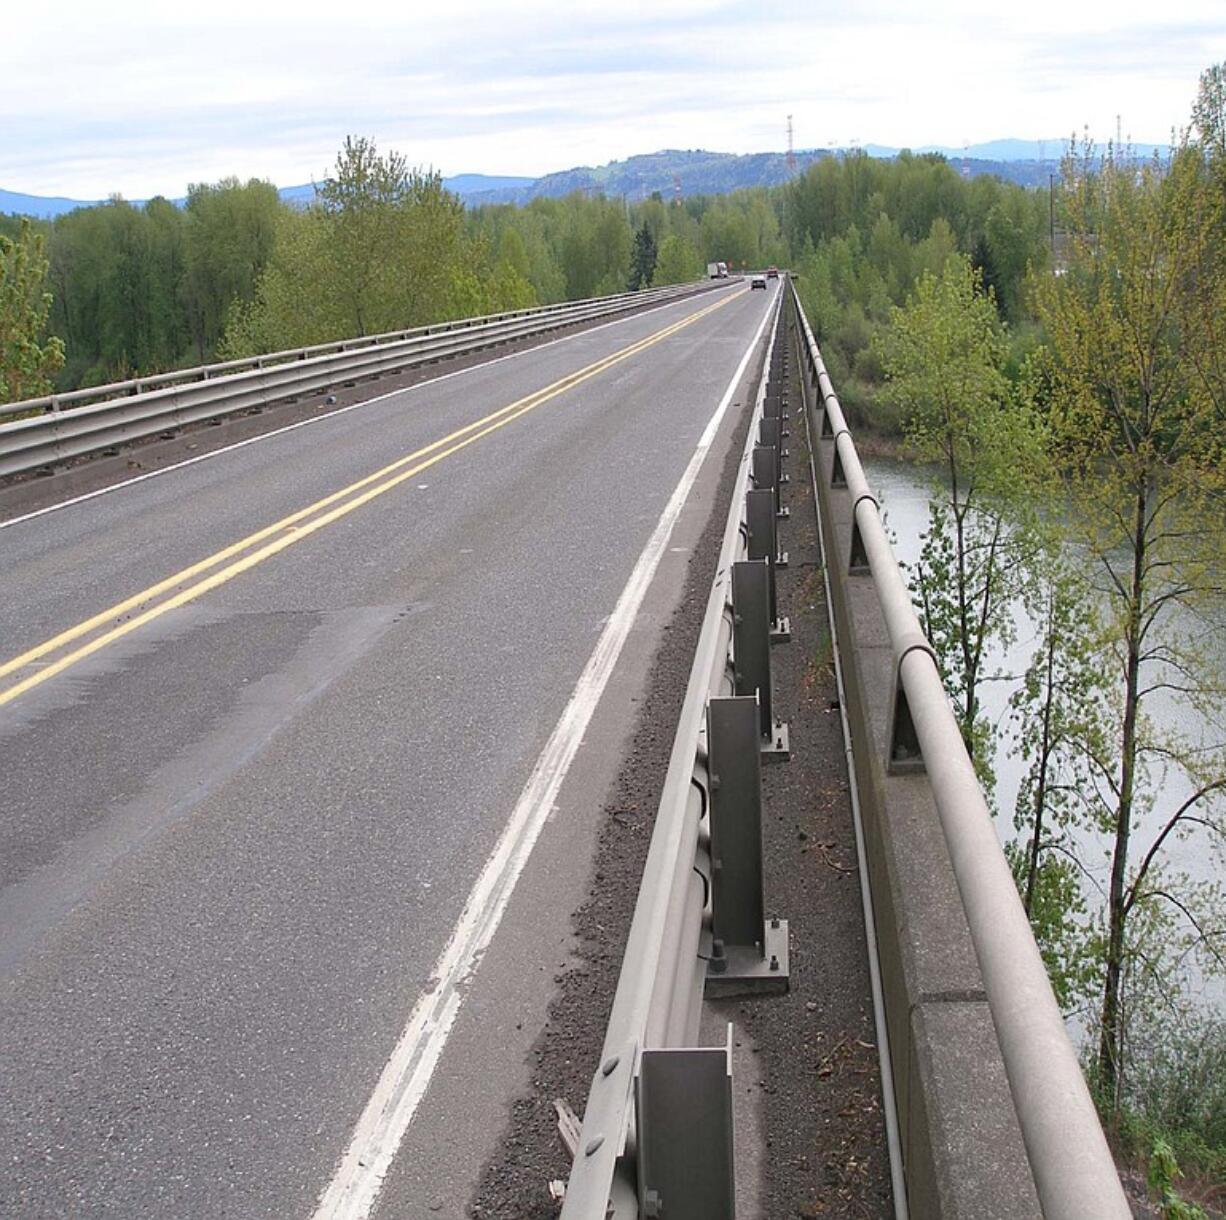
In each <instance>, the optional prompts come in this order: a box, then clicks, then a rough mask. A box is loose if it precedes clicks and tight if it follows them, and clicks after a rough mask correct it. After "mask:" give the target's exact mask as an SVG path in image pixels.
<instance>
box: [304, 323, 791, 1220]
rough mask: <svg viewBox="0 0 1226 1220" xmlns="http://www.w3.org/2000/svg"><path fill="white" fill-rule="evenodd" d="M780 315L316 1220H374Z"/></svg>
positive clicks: (480, 888) (463, 920)
mask: <svg viewBox="0 0 1226 1220" xmlns="http://www.w3.org/2000/svg"><path fill="white" fill-rule="evenodd" d="M773 313H774V311H773V310H772V309H768V310H767V311H766V313H765V314H764V316H763V318H762V322H761V324H760V325H759V327H758V330H757V333H756V334H755V335H754V337H753V340H752V342H751V343H750V344H749V347H748V348H746V350H745V354H744V355H743V356H742V357H741V362H740V364H739V365H737V370H736V372H735V373H734V374H733V375H732V380H731V381H730V382H729V383H728V388H727V389H726V390H725V391H724V396H723V398H721V399H720V402H719V406H718V407H716V409H715V413H714V414H713V415H712V416H711V418H710V420H709V421H708V423H707V426H706V428H705V429H704V430H703V433H702V436H701V437H700V438H699V441H698V446H697V448H696V449H695V450H694V453H693V456H692V457H691V458H690V461H689V465H688V466H686V468H685V473H684V474H683V475H682V476H681V481H680V482H679V483H678V484H677V488H676V490H675V491H674V492H673V494H672V497H671V498H670V500H669V501H668V504H667V505H666V506H665V508H664V512H663V513H662V514H661V516H660V520H659V521H658V522H657V524H656V528H655V530H654V532H653V533H652V535H651V537H650V539H648V542H647V545H646V547H644V549H643V553H642V554H641V555H640V556H639V559H638V562H637V563H636V564H635V566H634V571H633V572H632V573H631V574H630V580H629V581H628V582H627V584H626V587H625V589H623V590H622V594H621V597H620V598H619V599H618V602H617V606H616V607H615V608H614V610H613V614H612V615H611V616H610V618H609V621H608V623H607V624H606V625H605V629H604V631H603V632H602V633H601V636H600V639H599V640H598V641H597V644H596V649H595V651H594V652H593V653H592V655H591V657H590V658H589V659H588V662H587V665H586V666H585V667H584V670H583V673H582V674H581V675H580V678H579V682H578V684H577V685H576V686H575V689H574V693H573V694H572V695H571V697H570V702H569V703H567V705H566V709H565V710H564V711H563V713H562V717H561V719H560V720H559V721H558V723H557V725H556V726H555V728H554V730H553V733H552V734H551V735H550V738H549V740H548V742H546V744H545V748H544V750H543V751H542V752H541V755H540V757H539V758H538V759H537V761H536V766H535V767H534V768H533V771H532V775H531V776H530V777H529V779H528V783H527V785H526V787H525V788H524V790H523V792H522V793H521V794H520V797H519V800H518V801H517V802H516V805H515V809H514V811H513V812H512V814H511V817H510V820H509V821H508V822H507V824H506V827H505V829H504V830H503V832H502V835H501V837H500V838H499V840H498V844H497V846H496V847H495V848H494V852H493V854H492V855H491V856H490V858H489V859H488V860H487V861H486V863H485V867H484V868H483V869H482V870H481V875H480V877H478V878H477V883H476V885H474V886H473V888H472V892H471V893H470V894H469V896H468V901H467V902H466V903H465V904H464V910H463V912H462V913H461V915H460V919H459V922H458V923H457V924H456V926H455V928H454V929H453V931H452V933H451V938H450V939H449V940H448V942H447V946H446V948H445V949H444V950H443V953H442V956H441V957H440V958H439V959H438V962H437V963H436V964H435V967H434V970H433V972H432V977H433V978H435V979H437V980H438V984H437V986H436V987H435V988H434V990H433V991H431V992H429V993H427V994H424V995H422V996H421V997H419V999H418V1001H417V1003H416V1005H414V1008H413V1011H412V1013H411V1014H410V1016H409V1022H408V1024H407V1025H406V1026H405V1028H404V1032H403V1033H402V1034H401V1035H400V1040H399V1042H397V1044H396V1049H395V1050H394V1051H393V1052H392V1057H391V1058H390V1059H389V1060H388V1062H387V1066H386V1067H385V1068H384V1069H383V1074H382V1075H381V1076H380V1077H379V1082H378V1084H377V1085H376V1086H375V1091H374V1093H373V1094H372V1095H371V1098H370V1100H369V1101H368V1102H367V1103H366V1108H365V1110H363V1111H362V1116H361V1118H359V1119H358V1123H357V1126H356V1127H355V1128H354V1132H353V1135H352V1137H351V1139H350V1142H349V1147H348V1148H347V1149H346V1151H345V1155H344V1157H343V1158H342V1160H341V1164H340V1168H339V1169H338V1170H337V1171H336V1174H335V1176H334V1177H333V1179H332V1181H331V1182H330V1183H329V1184H328V1186H327V1187H326V1188H325V1190H324V1192H323V1193H322V1194H321V1195H320V1198H319V1204H318V1206H317V1207H316V1210H315V1215H314V1220H366V1217H367V1216H369V1215H370V1211H371V1208H372V1207H374V1204H375V1200H376V1198H378V1195H379V1190H380V1188H381V1187H382V1185H383V1179H384V1178H385V1177H386V1176H387V1172H388V1170H389V1169H390V1168H391V1164H392V1159H393V1158H394V1157H395V1155H396V1150H397V1149H398V1148H399V1147H400V1142H401V1140H402V1139H403V1138H404V1133H405V1132H406V1131H407V1130H408V1127H409V1123H410V1122H412V1120H413V1115H414V1113H415V1112H416V1110H417V1106H418V1104H419V1103H420V1102H421V1099H422V1097H423V1096H425V1092H426V1088H427V1087H428V1086H429V1084H430V1077H431V1076H432V1075H433V1073H434V1068H435V1065H436V1064H437V1063H438V1060H439V1057H440V1055H441V1054H442V1052H443V1047H444V1046H445V1045H446V1042H447V1038H448V1036H449V1035H450V1033H451V1027H452V1025H453V1024H454V1022H455V1019H456V1015H457V1013H458V1012H459V1010H460V1005H461V1003H462V1002H463V998H464V988H465V986H466V985H467V984H468V982H469V981H470V980H471V978H472V976H473V974H474V972H475V971H476V969H477V966H478V965H479V963H480V961H481V957H482V955H483V954H484V952H485V950H486V948H487V947H488V946H489V943H490V941H491V940H492V939H493V937H494V933H495V932H496V931H497V929H498V924H499V923H500V921H501V920H502V915H503V912H504V911H505V910H506V906H507V903H508V901H509V900H510V898H511V894H512V892H513V891H514V889H515V885H516V882H517V881H518V880H519V875H520V873H521V872H522V871H523V868H524V865H525V864H526V863H527V862H528V857H529V856H530V855H531V853H532V849H533V847H534V846H535V845H536V841H537V839H538V837H539V836H540V833H541V829H542V828H543V827H544V825H545V821H546V819H547V818H548V816H549V814H550V812H551V811H552V810H553V807H554V802H555V800H556V799H557V795H558V790H559V789H560V788H561V786H562V781H563V780H564V779H565V778H566V773H567V771H568V770H569V769H570V765H571V762H572V761H573V760H574V757H575V753H576V752H577V750H578V749H579V744H580V742H581V741H582V740H583V735H584V733H585V732H586V731H587V726H588V723H589V722H590V721H591V719H592V714H593V712H594V711H595V710H596V705H597V703H599V701H600V697H601V695H602V694H603V693H604V689H605V686H606V685H607V684H608V681H609V678H610V676H611V675H612V672H613V668H614V666H616V664H617V660H618V658H619V657H620V656H621V651H622V647H623V645H624V644H625V642H626V639H627V637H628V636H629V634H630V629H631V627H632V626H633V625H634V620H635V618H636V617H637V615H638V612H639V607H640V606H641V605H642V604H643V598H644V597H645V596H646V594H647V589H648V587H649V586H650V584H651V581H652V578H653V577H654V576H655V573H656V569H657V568H658V567H659V565H660V559H661V558H662V556H663V555H664V552H665V550H666V548H667V546H668V540H669V537H670V536H671V534H672V531H673V527H674V526H675V525H676V523H677V518H678V517H679V516H680V515H681V510H682V509H683V508H684V506H685V502H686V500H687V499H688V498H689V494H690V491H691V489H692V488H693V486H694V482H695V480H696V479H697V478H698V472H699V470H700V469H701V467H702V464H703V461H704V460H705V458H706V456H707V453H708V451H709V450H710V448H711V445H712V444H713V443H714V440H715V436H716V434H717V432H718V431H719V426H720V423H721V422H722V421H723V418H724V415H725V414H726V413H727V410H728V404H729V403H730V402H731V401H732V396H733V394H734V393H735V392H736V388H737V386H738V385H739V383H740V380H741V378H742V376H744V373H745V369H746V367H747V365H748V364H749V360H750V357H751V356H752V355H753V353H754V350H755V349H756V347H757V345H758V342H759V340H760V339H761V338H762V332H763V331H764V330H765V329H766V324H767V322H768V321H769V320H770V318H771V316H772V314H773Z"/></svg>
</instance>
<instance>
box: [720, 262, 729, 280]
mask: <svg viewBox="0 0 1226 1220" xmlns="http://www.w3.org/2000/svg"><path fill="white" fill-rule="evenodd" d="M719 278H720V279H721V280H726V279H727V278H728V264H727V263H720V264H719Z"/></svg>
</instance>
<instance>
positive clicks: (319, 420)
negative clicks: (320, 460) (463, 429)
mask: <svg viewBox="0 0 1226 1220" xmlns="http://www.w3.org/2000/svg"><path fill="white" fill-rule="evenodd" d="M733 295H739V294H735V293H734V294H733ZM692 300H693V298H692V297H682V298H681V300H680V301H665V302H664V303H663V304H662V305H653V306H652V307H651V308H650V309H644V310H643V311H642V312H641V313H633V314H628V315H627V316H625V317H621V318H612V319H610V320H609V321H608V322H601V323H599V324H598V325H596V326H588V327H585V328H584V329H583V330H577V331H573V332H572V333H571V334H568V335H559V336H558V338H556V339H547V340H546V341H545V342H544V343H537V344H534V345H533V346H532V347H526V348H523V349H522V350H520V351H517V352H507V353H506V354H505V355H503V356H491V357H490V358H489V359H488V360H482V361H481V363H480V364H474V365H470V366H469V367H468V368H464V369H453V370H452V371H451V372H450V373H440V374H439V375H438V376H437V377H430V378H428V379H427V380H426V381H418V382H416V383H414V384H413V385H410V386H404V387H402V388H401V389H399V390H388V391H387V392H386V393H384V394H377V395H375V397H374V398H363V399H362V401H361V402H354V403H350V404H349V406H347V407H337V409H336V410H335V411H329V412H327V414H325V415H314V416H312V417H311V418H310V419H300V420H299V421H298V422H297V423H293V424H285V425H284V426H283V427H280V428H273V429H272V430H271V431H269V432H261V433H260V434H259V436H249V437H247V439H246V440H241V441H234V442H233V443H232V444H229V445H223V446H222V447H221V448H220V449H210V450H209V451H208V453H200V454H197V455H196V456H195V457H190V458H184V459H183V460H182V461H181V462H173V463H172V464H171V465H169V466H162V467H161V468H160V469H158V470H147V471H145V473H144V474H135V475H133V476H132V477H131V478H128V479H122V480H121V481H120V482H118V483H109V484H108V485H107V486H106V487H99V488H97V489H96V490H95V491H87V492H83V493H82V494H81V495H79V496H73V497H71V498H70V499H68V500H58V501H57V502H56V503H55V504H48V505H47V506H46V507H45V508H36V509H34V511H33V512H28V513H23V514H22V515H21V516H20V517H10V518H9V519H8V520H7V521H0V530H6V529H8V528H9V527H10V526H13V525H21V524H23V523H24V522H26V521H33V520H35V519H36V518H38V517H45V516H47V514H48V513H56V512H59V511H60V509H62V508H72V507H73V506H74V505H77V504H84V503H85V502H86V501H88V500H96V499H97V498H98V497H99V496H105V495H109V494H110V493H111V492H113V491H122V490H123V488H125V487H132V486H134V485H135V484H137V483H144V482H145V481H146V480H148V479H156V478H160V477H161V476H162V475H164V474H172V473H173V472H174V471H176V470H183V469H185V468H186V467H188V466H195V465H197V464H199V463H200V462H207V461H210V460H211V459H212V458H215V457H221V455H222V454H224V453H232V452H234V450H236V449H246V448H247V446H248V445H258V444H259V443H260V441H267V440H271V439H272V438H273V437H274V436H282V435H284V434H285V433H286V432H297V431H298V429H299V428H309V427H311V426H312V425H313V424H324V423H327V422H328V421H329V420H331V419H335V418H336V417H337V416H339V415H348V414H349V412H350V411H357V410H359V409H360V408H362V407H370V406H374V404H375V403H377V402H386V401H387V400H388V399H389V398H395V397H396V396H397V395H398V394H412V393H414V392H415V391H417V390H426V389H429V388H430V387H431V386H434V385H438V384H439V383H440V382H442V381H450V380H451V379H452V378H453V377H464V376H466V375H467V374H469V373H475V372H477V371H479V370H480V369H487V368H489V367H490V366H491V365H495V364H501V363H502V362H503V361H504V360H518V359H520V358H521V357H523V356H529V355H532V354H533V353H534V352H540V351H543V350H544V349H545V348H547V347H556V346H557V345H558V344H560V343H572V342H574V340H576V339H582V338H584V337H585V336H586V335H594V334H595V333H596V332H597V331H601V330H607V329H608V328H609V327H612V326H623V325H625V323H627V322H633V321H635V320H636V319H638V318H649V317H651V315H652V314H655V313H659V312H660V311H661V310H665V309H675V308H676V307H677V306H678V305H681V304H687V303H689V302H690V301H692Z"/></svg>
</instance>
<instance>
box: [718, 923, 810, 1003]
mask: <svg viewBox="0 0 1226 1220" xmlns="http://www.w3.org/2000/svg"><path fill="white" fill-rule="evenodd" d="M762 936H763V940H762V945H763V950H764V952H763V953H762V954H761V955H759V953H758V946H757V945H726V946H725V947H724V957H723V963H724V968H723V969H722V970H712V969H711V965H710V962H708V963H707V981H706V986H705V989H704V994H705V995H706V996H707V997H709V998H723V997H727V996H738V995H772V994H776V993H782V992H785V991H787V989H788V976H789V972H790V969H791V966H790V962H789V959H788V921H787V920H786V919H768V920H767V921H766V926H765V928H764V929H763V933H762Z"/></svg>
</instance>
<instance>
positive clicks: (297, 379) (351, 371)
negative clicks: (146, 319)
mask: <svg viewBox="0 0 1226 1220" xmlns="http://www.w3.org/2000/svg"><path fill="white" fill-rule="evenodd" d="M721 286H722V285H721ZM710 287H711V286H710V285H708V284H705V283H699V284H684V285H677V286H672V287H668V288H660V289H649V290H647V291H646V292H637V293H619V294H617V295H616V296H611V297H595V298H591V299H588V300H583V301H575V302H568V303H566V304H564V305H560V306H546V307H544V308H542V309H536V310H525V311H517V312H515V313H512V314H505V315H503V314H499V315H494V316H493V317H492V318H490V317H482V318H471V319H467V320H464V321H461V322H455V323H443V324H441V325H439V326H432V327H423V328H418V329H417V330H414V331H404V332H394V333H393V334H391V335H377V336H371V337H369V338H368V339H361V340H351V341H348V342H344V343H337V344H322V345H318V346H316V347H312V348H299V349H297V350H295V351H292V352H277V353H272V354H271V355H267V356H259V357H254V358H253V359H251V360H247V361H231V362H228V363H227V364H223V365H208V366H203V367H202V368H200V369H198V370H185V371H184V372H183V373H182V374H178V373H172V374H164V375H161V376H160V377H158V378H143V379H140V380H138V381H130V382H118V383H115V385H114V386H112V387H102V388H103V389H116V390H117V391H120V392H122V393H123V394H124V396H123V397H119V398H112V399H107V400H105V401H102V402H90V403H87V404H86V405H82V406H75V407H72V408H71V409H67V410H65V409H63V403H64V402H65V401H67V400H68V399H70V398H71V399H73V400H74V401H75V400H79V399H82V398H85V397H87V396H89V395H92V394H96V393H97V392H98V391H97V390H90V391H76V392H74V394H72V395H59V396H54V395H53V396H50V397H47V398H40V399H30V400H28V401H26V402H19V403H10V404H6V405H4V406H0V415H3V414H5V413H13V412H27V411H31V410H38V409H39V408H40V407H41V408H43V409H44V413H43V414H41V415H30V416H27V417H26V418H22V419H12V420H9V421H7V422H4V423H0V476H4V475H11V474H19V473H22V472H24V471H28V470H35V469H39V468H41V467H44V466H50V465H52V464H54V463H56V462H64V461H67V460H70V459H72V458H76V457H82V456H85V455H87V454H90V453H95V452H98V451H100V450H104V449H109V448H112V447H114V446H116V445H122V444H126V443H128V442H131V441H134V440H140V439H143V438H145V437H149V436H156V435H158V434H160V433H162V432H170V431H176V430H178V429H181V428H183V427H184V426H186V425H189V424H193V423H198V422H200V421H201V420H207V419H219V418H221V417H223V416H225V415H229V414H233V413H234V412H236V411H242V410H247V409H249V408H251V407H259V406H264V405H266V404H268V403H270V402H274V401H276V400H278V399H282V398H288V397H292V396H295V395H302V394H309V393H312V392H316V391H320V390H325V389H328V388H330V387H331V386H333V385H336V384H339V383H341V382H344V381H353V380H358V379H361V378H366V377H373V376H377V375H381V374H384V373H393V372H398V371H400V370H401V369H403V368H405V367H408V366H411V365H418V364H421V363H425V362H428V361H432V360H440V359H444V358H446V357H448V356H455V355H460V354H465V353H468V352H475V351H479V350H482V349H484V348H487V347H492V346H495V345H497V344H501V343H506V342H509V341H511V340H513V339H519V338H524V337H528V336H532V335H537V334H544V333H547V332H549V331H551V330H555V329H559V328H561V327H563V326H569V325H573V324H575V323H577V322H583V321H590V320H594V319H597V318H601V317H605V316H608V315H610V314H614V313H619V312H621V311H622V310H624V309H626V308H628V307H629V306H631V305H644V304H648V305H649V304H659V303H664V302H668V301H670V300H674V299H677V298H681V297H685V296H689V295H692V294H694V293H698V292H706V291H709V290H710ZM192 372H196V373H198V374H200V376H199V378H198V379H197V380H192V381H177V382H173V383H172V384H162V383H164V382H167V381H173V379H174V378H179V377H184V376H187V375H188V374H190V373H192ZM155 383H156V384H155ZM149 386H154V387H155V388H152V389H149V388H145V387H149ZM52 408H54V409H52Z"/></svg>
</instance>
